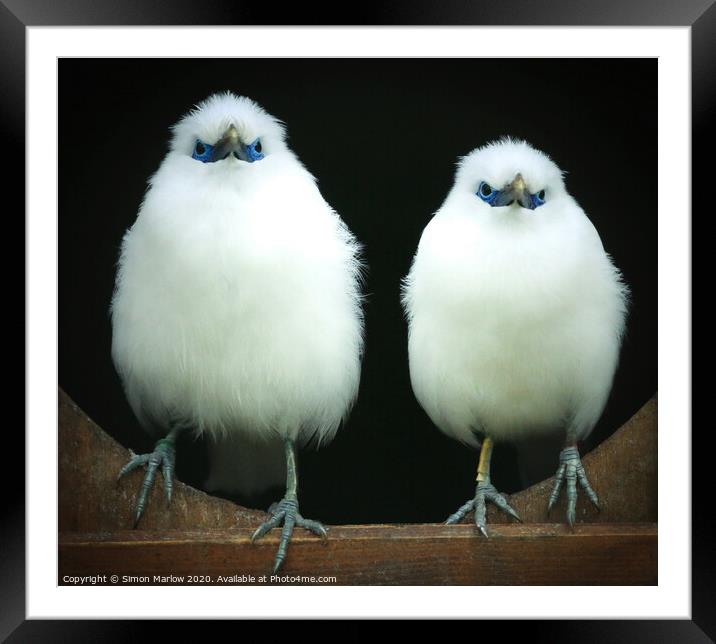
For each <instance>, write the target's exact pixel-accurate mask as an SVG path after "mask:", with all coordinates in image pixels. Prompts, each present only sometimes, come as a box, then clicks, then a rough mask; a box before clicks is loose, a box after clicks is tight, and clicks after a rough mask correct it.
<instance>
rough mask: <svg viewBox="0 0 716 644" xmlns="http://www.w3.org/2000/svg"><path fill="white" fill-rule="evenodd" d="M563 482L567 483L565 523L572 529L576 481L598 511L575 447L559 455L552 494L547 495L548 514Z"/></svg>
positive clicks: (595, 499)
mask: <svg viewBox="0 0 716 644" xmlns="http://www.w3.org/2000/svg"><path fill="white" fill-rule="evenodd" d="M565 480H566V481H567V522H568V523H569V525H570V527H574V519H575V516H576V511H577V480H579V484H580V485H581V486H582V488H583V489H584V491H585V492H586V493H587V496H588V497H589V500H590V501H591V502H592V503H593V504H594V505H595V507H596V508H597V510H599V509H600V507H599V499H598V498H597V495H596V493H595V492H594V490H593V489H592V486H591V485H590V484H589V480H588V479H587V474H586V472H585V471H584V466H583V465H582V461H581V459H580V458H579V450H578V449H577V446H576V445H570V446H569V447H565V448H564V449H563V450H562V451H561V452H560V453H559V468H558V469H557V474H555V477H554V485H553V486H552V493H551V494H550V495H549V503H548V504H547V512H548V513H549V511H550V510H551V509H552V507H553V506H554V504H555V503H556V502H557V499H558V498H559V492H560V490H561V489H562V484H563V483H564V481H565Z"/></svg>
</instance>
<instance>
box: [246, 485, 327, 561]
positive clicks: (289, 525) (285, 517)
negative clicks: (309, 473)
mask: <svg viewBox="0 0 716 644" xmlns="http://www.w3.org/2000/svg"><path fill="white" fill-rule="evenodd" d="M269 514H270V515H271V518H269V519H267V520H266V521H264V522H263V523H262V524H261V525H260V526H259V527H258V528H257V529H256V531H255V532H254V534H253V535H252V536H251V541H252V543H253V542H254V541H256V540H257V539H260V538H261V537H263V536H264V535H265V534H267V533H268V532H269V531H270V530H272V529H273V528H277V527H278V526H279V525H281V523H283V529H282V530H281V539H280V541H279V544H278V550H277V552H276V557H275V559H274V564H273V573H274V574H276V573H277V572H278V571H279V570H280V569H281V566H282V565H283V562H284V561H285V559H286V555H287V554H288V545H289V543H290V541H291V537H292V536H293V529H294V527H295V526H298V527H299V528H305V529H306V530H309V531H310V532H312V533H313V534H315V535H317V536H319V537H321V538H322V539H325V538H327V537H328V532H327V530H326V528H325V527H323V525H322V524H321V523H319V522H318V521H312V520H311V519H304V518H303V517H302V516H301V515H300V514H299V513H298V499H296V498H295V497H294V496H290V497H285V498H283V499H281V501H280V502H279V503H272V504H271V507H270V508H269Z"/></svg>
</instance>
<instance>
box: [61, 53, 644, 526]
mask: <svg viewBox="0 0 716 644" xmlns="http://www.w3.org/2000/svg"><path fill="white" fill-rule="evenodd" d="M59 70H60V91H59V128H60V130H59V131H60V146H59V147H60V150H59V168H60V170H59V182H60V194H59V297H60V300H59V352H60V353H59V381H60V385H61V386H62V387H64V388H65V390H66V391H67V392H68V393H69V394H70V396H72V397H73V398H74V399H75V401H76V402H77V403H78V404H79V405H80V406H81V407H83V408H84V409H85V411H87V412H88V413H89V414H90V416H92V417H93V418H94V420H96V421H97V422H98V423H99V424H100V425H101V426H102V427H103V428H104V429H105V430H106V431H108V432H109V433H110V434H112V435H113V436H114V437H115V438H117V439H118V440H119V441H120V442H122V443H123V444H124V445H126V446H128V447H132V448H133V449H134V450H135V451H147V450H148V449H149V448H150V447H151V441H150V440H149V438H148V437H147V436H145V435H144V433H143V432H142V431H141V429H140V428H139V425H138V423H137V421H136V420H135V419H134V417H133V415H132V412H131V410H130V409H129V407H128V405H127V403H126V401H125V399H124V395H123V392H122V389H121V385H120V383H119V380H118V378H117V376H116V374H115V372H114V368H113V366H112V363H111V359H110V341H111V328H110V324H109V317H108V313H107V310H108V305H109V301H110V297H111V293H112V286H113V280H114V269H115V262H116V259H117V253H118V249H119V244H120V241H121V237H122V234H123V232H124V230H125V229H126V228H128V227H129V226H131V224H132V223H133V221H134V218H135V216H136V211H137V207H138V205H139V202H140V200H141V198H142V195H143V193H144V190H145V186H146V179H147V177H148V176H149V175H150V174H151V173H152V172H154V171H155V170H156V168H157V167H158V165H159V163H160V162H161V159H162V157H163V155H164V153H165V152H166V146H167V141H168V138H169V131H168V128H169V126H170V125H172V124H173V123H175V122H176V121H177V120H178V119H179V118H180V116H181V115H182V114H183V113H184V112H185V111H186V110H187V109H189V108H190V107H191V106H192V105H193V104H195V103H196V102H198V101H200V100H202V99H203V98H205V97H206V96H208V95H209V94H211V93H213V92H215V91H220V90H225V89H230V90H232V91H235V92H237V93H240V94H245V95H247V96H250V97H251V98H253V99H255V100H256V101H258V102H259V103H261V104H262V105H263V106H264V107H265V108H266V109H267V110H268V111H269V112H271V113H272V114H274V115H275V116H277V117H279V118H281V119H282V120H284V121H285V122H286V124H287V126H288V133H289V145H290V146H291V147H292V149H293V150H294V151H295V152H296V153H297V154H298V156H299V158H300V159H301V160H302V161H303V163H304V164H305V165H306V166H307V167H308V169H309V170H310V171H311V172H313V173H314V174H315V175H316V176H317V177H318V179H319V187H320V189H321V192H322V193H323V195H324V197H325V198H326V200H327V201H328V202H329V203H330V204H331V205H332V206H333V207H334V208H336V210H337V211H338V212H339V213H340V214H341V216H342V218H343V219H344V220H345V221H346V223H347V224H348V226H349V227H350V229H351V230H352V231H353V232H354V233H355V234H356V236H357V237H358V239H359V240H361V242H362V243H363V244H364V245H365V258H366V261H367V263H368V265H369V267H370V269H369V274H368V282H367V291H368V293H369V296H368V302H367V306H366V325H367V327H366V328H367V336H366V346H367V352H366V356H365V360H364V367H363V376H362V381H361V389H360V393H359V397H358V402H357V405H356V407H355V409H354V411H353V413H352V415H351V417H350V419H349V422H348V424H347V426H346V427H345V429H344V430H342V431H341V432H339V434H338V436H337V438H336V440H335V441H334V442H333V443H332V444H331V445H330V446H328V447H326V448H324V449H322V450H321V451H320V452H318V453H310V452H306V453H302V455H301V462H300V465H301V467H300V475H301V507H302V513H303V514H305V515H306V516H309V517H312V518H316V519H320V520H323V521H326V522H328V523H363V522H383V521H386V522H403V521H442V520H444V519H445V517H446V516H447V515H448V514H449V513H451V512H452V511H454V510H455V509H456V508H457V506H458V505H460V504H461V503H462V502H463V501H465V500H466V499H467V498H468V497H469V496H471V495H472V493H473V490H474V487H473V486H474V483H473V480H474V469H475V462H476V454H474V453H472V452H471V451H470V450H468V449H467V448H465V447H463V446H461V445H459V444H457V443H455V442H453V441H451V440H450V439H448V438H447V437H445V436H443V435H442V434H441V433H440V432H439V431H437V430H436V429H435V428H434V427H433V426H432V424H431V423H430V421H429V419H428V418H427V416H426V415H425V414H424V412H423V411H422V410H421V409H420V407H419V406H418V404H417V402H416V401H415V398H414V397H413V394H412V391H411V389H410V382H409V377H408V371H407V347H406V326H405V322H404V319H403V315H402V311H401V308H400V303H399V283H400V279H401V278H402V277H403V276H404V275H405V274H406V273H407V271H408V269H409V266H410V260H411V258H412V255H413V253H414V251H415V248H416V245H417V242H418V240H419V237H420V234H421V231H422V229H423V228H424V226H425V224H426V223H427V222H428V220H429V219H430V217H431V214H432V213H433V212H434V211H435V210H436V209H437V208H438V207H439V206H440V204H441V202H442V200H443V199H444V197H445V195H446V194H447V191H448V189H449V188H450V186H451V185H452V177H453V172H454V166H455V162H456V160H457V157H458V156H460V155H463V154H466V153H467V152H469V151H470V150H471V149H473V148H474V147H476V146H478V145H481V144H483V143H485V142H486V141H488V140H490V139H494V138H496V137H498V136H501V135H505V134H509V135H512V136H517V137H523V138H526V139H527V140H529V141H530V142H531V143H532V144H533V145H535V146H536V147H538V148H540V149H543V150H544V151H545V152H547V153H548V154H550V156H551V157H552V158H553V159H554V160H555V162H556V163H557V164H558V165H559V166H560V167H561V168H562V169H563V170H566V171H567V172H568V175H567V179H566V181H567V188H568V190H569V191H570V192H571V193H572V194H573V195H574V196H575V197H576V198H577V200H578V201H579V202H580V204H581V205H582V206H583V207H584V209H585V210H586V211H587V213H588V214H589V216H590V218H591V219H592V221H593V222H594V223H595V225H596V227H597V229H598V230H599V232H600V234H601V237H602V240H603V242H604V246H605V248H606V249H607V251H608V252H609V253H610V254H611V255H612V256H613V257H614V259H615V262H616V264H617V265H618V266H619V267H620V268H621V270H622V272H623V273H624V276H625V279H626V281H627V282H628V283H629V285H630V287H631V290H632V306H631V314H630V318H629V322H628V332H627V337H626V339H625V344H624V348H623V352H622V361H621V365H620V368H619V371H618V374H617V378H616V381H615V387H614V391H613V394H612V397H611V399H610V402H609V404H608V407H607V410H606V411H605V414H604V416H603V418H602V420H601V421H600V423H599V425H598V426H597V428H596V429H595V431H594V433H593V434H592V436H591V437H590V439H589V441H588V442H587V445H586V448H587V449H588V448H589V447H591V446H593V445H595V444H597V443H598V442H600V441H601V440H603V439H604V438H605V437H607V436H608V435H609V434H610V433H612V432H613V431H614V430H615V429H616V428H617V427H618V426H619V425H620V424H621V423H623V422H624V421H625V420H627V419H628V418H629V416H631V414H632V413H633V412H635V411H636V410H637V409H638V408H639V407H640V406H641V405H642V404H643V403H644V402H645V401H646V400H647V399H648V398H649V397H650V396H651V395H653V394H654V393H655V391H656V386H657V381H656V375H657V374H656V357H657V354H656V329H657V313H656V296H657V291H656V285H657V272H656V269H657V265H656V259H657V247H656V241H657V239H656V234H657V219H656V213H657V203H656V181H657V165H656V163H657V156H656V152H657V149H656V145H657V129H656V128H657V109H656V107H657V93H656V90H657V81H656V61H655V60H644V59H629V60H620V59H599V60H589V59H579V60H569V59H563V60H560V59H552V60H537V59H530V60H519V59H510V60H489V59H472V60H471V59H459V60H455V59H431V60H424V59H410V60H404V59H391V60H381V59H358V60H354V59H338V60H332V59H311V60H296V59H294V60H282V59H265V60H264V59H253V60H247V59H236V60H210V59H205V60H177V59H173V60H171V59H153V60H142V59H127V60H111V59H104V60H81V59H72V60H61V61H60V63H59ZM190 440H191V439H189V438H187V437H185V438H184V439H182V441H180V444H179V453H178V468H177V474H178V477H179V478H180V479H182V480H184V481H186V482H189V483H193V484H198V483H199V482H200V481H201V480H202V478H203V476H204V474H205V463H204V461H203V459H201V458H197V454H198V453H199V452H197V450H187V449H186V445H187V444H188V442H189V441H190ZM556 462H557V454H556V453H555V454H554V464H555V467H556ZM493 481H494V482H495V484H496V485H497V486H498V487H499V488H500V489H501V490H502V491H505V492H511V491H515V490H517V489H519V488H520V487H522V482H521V481H520V478H519V475H518V470H517V464H516V455H515V452H514V450H513V449H512V448H511V447H509V446H504V447H500V448H499V449H497V450H496V453H495V457H494V460H493ZM597 492H598V490H597ZM267 500H268V499H255V500H253V503H254V504H257V505H259V506H263V505H264V504H265V503H266V501H267Z"/></svg>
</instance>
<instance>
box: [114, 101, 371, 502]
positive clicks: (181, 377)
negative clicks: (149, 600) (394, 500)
mask: <svg viewBox="0 0 716 644" xmlns="http://www.w3.org/2000/svg"><path fill="white" fill-rule="evenodd" d="M231 124H232V125H234V126H235V127H236V128H237V129H238V131H239V132H241V134H242V139H245V140H248V141H252V140H254V139H255V138H256V137H261V142H262V145H263V149H264V151H265V158H263V159H262V160H260V161H256V162H254V163H248V162H245V161H241V160H238V159H235V158H228V159H225V160H223V161H219V162H216V163H201V162H200V161H197V160H195V159H192V158H191V153H192V147H193V146H194V143H195V141H196V140H197V139H199V138H200V139H201V140H202V141H213V140H216V139H217V138H218V137H219V136H220V135H221V132H223V131H224V129H226V128H227V127H228V126H229V125H231ZM283 138H284V134H283V129H282V127H281V126H280V124H279V123H278V122H277V121H275V120H274V119H273V118H272V117H270V116H269V115H268V114H266V113H265V112H263V110H261V108H259V107H258V106H257V105H256V104H254V103H253V102H251V101H249V100H248V99H242V98H241V99H240V98H237V97H234V96H232V95H230V94H227V95H222V96H215V97H212V98H211V99H209V100H207V101H206V102H205V103H203V104H202V105H200V106H199V108H198V110H197V111H195V112H193V113H190V114H189V115H187V116H186V117H185V118H184V119H183V120H182V121H181V122H180V123H179V124H178V125H177V126H176V128H175V136H174V140H173V143H172V149H171V151H170V152H169V153H168V154H167V156H166V158H165V159H164V161H163V163H162V164H161V166H160V168H159V170H158V172H157V173H156V174H155V175H154V176H153V177H152V179H151V180H150V188H149V190H148V192H147V195H146V198H145V200H144V202H143V204H142V206H141V208H140V211H139V214H138V217H137V220H136V222H135V223H134V225H133V226H132V228H131V229H130V230H129V231H128V232H127V233H126V235H125V237H124V240H123V242H122V250H121V256H120V260H119V269H118V273H117V282H116V290H115V294H114V297H113V301H112V308H111V313H112V326H113V342H112V356H113V359H114V362H115V365H116V367H117V370H118V372H119V374H120V376H121V378H122V382H123V384H124V387H125V391H126V393H127V397H128V399H129V402H130V404H131V406H132V408H133V409H134V411H135V413H136V414H137V416H138V417H139V419H140V420H141V421H142V423H143V425H144V426H145V427H147V428H149V429H151V428H157V429H158V430H159V431H161V432H164V431H166V430H167V428H168V427H169V426H170V425H174V424H183V425H187V426H191V427H193V428H195V429H196V430H197V431H198V432H210V433H211V434H213V435H214V438H216V439H220V438H222V436H225V435H226V434H230V435H231V440H230V441H229V443H227V447H228V448H229V449H228V450H227V453H228V452H230V451H231V449H230V445H232V444H233V445H236V443H237V441H238V442H239V443H240V445H239V446H238V448H237V449H238V452H246V451H248V455H247V454H244V458H248V459H249V460H250V459H251V456H250V454H251V445H252V444H254V445H255V444H256V443H257V442H258V443H260V442H262V441H263V442H265V443H269V444H276V445H277V446H278V448H277V452H278V453H277V454H276V459H277V460H278V461H279V462H280V461H281V460H282V458H283V452H282V448H281V446H280V441H279V440H278V439H279V438H281V437H290V438H293V439H296V440H298V441H299V442H303V443H306V442H309V441H312V440H313V441H315V442H317V443H321V442H325V441H329V440H330V439H331V438H332V437H333V435H334V433H335V431H336V430H337V428H338V426H339V425H340V423H341V421H342V420H343V419H344V418H345V416H346V415H347V413H348V411H349V410H350V407H351V405H352V403H353V401H354V400H355V397H356V394H357V389H358V382H359V376H360V360H361V352H362V312H361V304H360V291H359V268H360V263H359V258H358V252H359V248H358V245H357V243H356V241H355V239H354V237H353V236H352V235H351V233H350V232H349V231H348V229H347V228H346V227H345V225H344V224H343V223H342V221H341V220H340V218H339V217H338V215H336V213H335V212H334V211H333V210H332V209H331V208H330V206H329V205H328V204H327V203H326V202H325V201H324V199H323V198H322V196H321V194H320V192H319V190H318V188H317V186H316V182H315V180H314V178H313V177H312V176H311V175H310V174H309V173H308V172H307V171H306V169H305V168H304V167H303V166H302V164H301V163H300V162H299V161H298V159H296V157H295V156H294V155H293V153H292V152H291V151H290V150H288V148H287V147H286V146H285V144H284V140H283ZM218 449H219V450H221V449H223V448H222V446H221V444H219V446H218ZM214 451H216V450H214ZM264 451H265V450H264ZM223 460H224V461H226V459H223ZM217 462H218V461H217ZM235 465H236V467H238V464H235ZM225 468H226V469H229V470H230V469H231V463H230V462H229V463H225ZM259 469H260V468H259ZM265 469H266V470H267V475H268V478H272V479H275V478H276V477H275V476H271V474H270V472H271V470H272V468H271V467H270V466H267V467H266V468H265ZM273 469H274V470H275V469H276V468H273ZM280 471H283V470H282V468H280ZM233 475H234V476H233V479H234V480H237V478H238V477H237V475H236V472H235V471H234V473H233ZM211 477H212V478H213V479H214V480H221V481H224V482H226V483H227V484H228V483H229V482H230V481H231V480H232V477H231V476H228V477H222V476H221V474H220V473H217V472H212V475H211ZM256 478H259V479H260V478H261V472H260V471H259V472H256ZM270 482H275V480H274V481H270ZM217 486H218V485H216V486H214V487H217ZM224 487H227V486H224ZM236 487H238V488H243V489H244V491H247V490H249V489H250V488H260V487H263V485H261V482H260V481H259V482H258V483H257V482H256V481H253V482H245V484H241V482H239V483H238V485H237V486H236Z"/></svg>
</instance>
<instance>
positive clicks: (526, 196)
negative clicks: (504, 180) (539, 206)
mask: <svg viewBox="0 0 716 644" xmlns="http://www.w3.org/2000/svg"><path fill="white" fill-rule="evenodd" d="M514 202H517V203H518V204H520V206H522V207H523V208H529V209H532V198H531V196H530V193H529V191H528V190H527V186H526V185H525V180H524V179H523V178H522V175H521V174H520V173H519V172H518V173H517V176H516V177H515V178H514V179H513V180H512V183H508V184H507V185H506V186H505V187H504V188H503V189H502V190H501V191H500V195H499V196H498V197H497V199H496V200H495V202H494V204H493V205H494V206H509V205H510V204H512V203H514Z"/></svg>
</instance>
